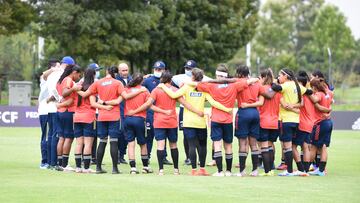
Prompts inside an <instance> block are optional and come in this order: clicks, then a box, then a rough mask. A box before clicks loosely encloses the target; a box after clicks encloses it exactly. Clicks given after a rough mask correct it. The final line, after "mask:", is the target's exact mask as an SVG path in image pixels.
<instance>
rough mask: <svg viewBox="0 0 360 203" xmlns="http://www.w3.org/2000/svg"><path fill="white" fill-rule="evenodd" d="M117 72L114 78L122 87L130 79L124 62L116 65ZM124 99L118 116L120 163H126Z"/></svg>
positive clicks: (127, 67)
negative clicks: (119, 124) (119, 121)
mask: <svg viewBox="0 0 360 203" xmlns="http://www.w3.org/2000/svg"><path fill="white" fill-rule="evenodd" d="M118 69H119V74H117V75H116V79H117V80H119V81H120V82H121V83H122V84H123V85H124V87H125V86H126V85H127V84H128V83H129V82H130V81H131V80H132V77H131V76H130V75H129V66H128V65H127V64H126V63H120V64H119V66H118ZM124 111H125V101H122V102H121V103H120V117H121V119H120V120H121V126H120V128H121V130H120V137H119V142H118V146H119V161H118V163H119V164H120V163H121V164H127V162H126V160H125V159H124V156H125V154H126V148H127V144H128V143H127V141H126V139H125V129H124V121H125V115H124Z"/></svg>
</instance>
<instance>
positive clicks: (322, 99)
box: [315, 92, 332, 123]
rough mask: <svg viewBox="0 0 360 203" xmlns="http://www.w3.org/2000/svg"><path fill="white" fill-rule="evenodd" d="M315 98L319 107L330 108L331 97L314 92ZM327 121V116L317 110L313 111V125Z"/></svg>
mask: <svg viewBox="0 0 360 203" xmlns="http://www.w3.org/2000/svg"><path fill="white" fill-rule="evenodd" d="M315 96H316V97H318V99H319V102H318V103H319V105H321V106H323V107H326V108H330V105H331V102H332V97H331V95H329V94H325V93H324V92H316V93H315ZM325 119H329V114H326V113H323V112H321V111H319V110H318V109H315V123H319V122H320V121H322V120H325Z"/></svg>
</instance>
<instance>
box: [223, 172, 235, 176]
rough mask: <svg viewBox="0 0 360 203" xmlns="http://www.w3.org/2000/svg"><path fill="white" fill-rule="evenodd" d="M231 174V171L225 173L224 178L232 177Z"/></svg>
mask: <svg viewBox="0 0 360 203" xmlns="http://www.w3.org/2000/svg"><path fill="white" fill-rule="evenodd" d="M232 175H233V174H232V173H231V171H225V176H226V177H229V176H232Z"/></svg>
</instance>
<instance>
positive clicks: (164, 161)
mask: <svg viewBox="0 0 360 203" xmlns="http://www.w3.org/2000/svg"><path fill="white" fill-rule="evenodd" d="M163 164H164V165H173V163H172V162H171V161H169V160H167V159H166V158H164V160H163Z"/></svg>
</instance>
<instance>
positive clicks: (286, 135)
mask: <svg viewBox="0 0 360 203" xmlns="http://www.w3.org/2000/svg"><path fill="white" fill-rule="evenodd" d="M298 126H299V123H293V122H283V123H282V133H281V135H280V141H281V142H291V141H292V138H293V137H294V136H295V134H296V131H297V129H298Z"/></svg>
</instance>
